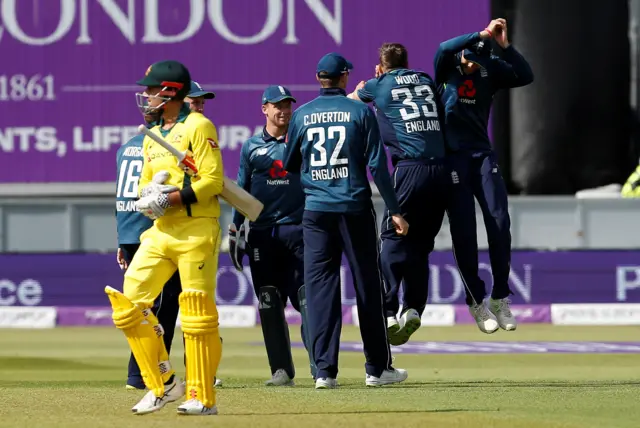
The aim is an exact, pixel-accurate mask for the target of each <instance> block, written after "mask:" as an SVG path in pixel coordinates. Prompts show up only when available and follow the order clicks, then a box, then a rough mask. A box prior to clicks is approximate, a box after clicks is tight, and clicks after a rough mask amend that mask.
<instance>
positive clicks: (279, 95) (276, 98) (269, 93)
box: [262, 85, 296, 104]
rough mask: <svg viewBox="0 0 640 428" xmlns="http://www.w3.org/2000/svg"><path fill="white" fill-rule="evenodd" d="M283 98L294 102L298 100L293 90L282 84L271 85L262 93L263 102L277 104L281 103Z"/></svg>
mask: <svg viewBox="0 0 640 428" xmlns="http://www.w3.org/2000/svg"><path fill="white" fill-rule="evenodd" d="M282 100H291V101H293V102H294V103H295V102H296V99H295V98H293V95H291V92H290V91H289V90H288V89H287V88H285V87H284V86H281V85H271V86H269V87H267V89H265V90H264V93H263V94H262V104H266V103H271V104H275V103H279V102H280V101H282Z"/></svg>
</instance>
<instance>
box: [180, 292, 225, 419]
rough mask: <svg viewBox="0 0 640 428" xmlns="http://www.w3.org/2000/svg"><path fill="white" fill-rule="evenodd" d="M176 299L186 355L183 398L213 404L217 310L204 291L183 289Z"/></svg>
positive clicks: (218, 351)
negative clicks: (185, 395)
mask: <svg viewBox="0 0 640 428" xmlns="http://www.w3.org/2000/svg"><path fill="white" fill-rule="evenodd" d="M179 301H180V322H181V324H182V332H183V333H184V348H185V354H186V357H187V362H186V364H187V398H188V399H193V398H195V399H197V400H199V401H200V402H201V403H202V404H203V405H204V406H205V407H213V405H214V404H216V392H215V388H214V386H213V384H214V382H215V380H214V377H215V375H216V372H217V370H218V365H219V364H220V357H221V355H222V343H221V342H220V333H219V331H218V310H217V309H216V305H215V303H214V302H213V299H212V298H211V297H210V296H209V295H208V294H207V293H205V292H204V291H192V290H187V291H183V292H182V293H180V298H179Z"/></svg>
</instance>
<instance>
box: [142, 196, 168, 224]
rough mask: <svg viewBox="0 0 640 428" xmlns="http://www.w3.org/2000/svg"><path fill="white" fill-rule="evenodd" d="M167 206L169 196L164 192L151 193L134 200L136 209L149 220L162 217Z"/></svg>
mask: <svg viewBox="0 0 640 428" xmlns="http://www.w3.org/2000/svg"><path fill="white" fill-rule="evenodd" d="M169 207H170V205H169V196H167V194H166V193H152V194H150V195H147V196H145V197H143V198H140V199H138V200H137V201H136V208H137V210H138V211H140V212H141V213H142V214H144V215H145V216H147V217H149V218H150V219H151V220H156V219H158V218H160V217H162V216H163V215H164V213H165V211H166V210H167V208H169Z"/></svg>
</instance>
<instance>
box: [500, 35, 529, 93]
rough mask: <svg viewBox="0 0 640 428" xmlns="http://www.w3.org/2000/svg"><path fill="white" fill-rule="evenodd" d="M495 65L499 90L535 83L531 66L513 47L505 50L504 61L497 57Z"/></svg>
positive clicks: (510, 46)
mask: <svg viewBox="0 0 640 428" xmlns="http://www.w3.org/2000/svg"><path fill="white" fill-rule="evenodd" d="M495 64H496V65H495V68H496V70H497V72H496V74H495V75H494V78H495V84H496V86H497V87H498V88H503V89H508V88H517V87H519V86H526V85H528V84H530V83H531V82H533V70H531V66H530V65H529V63H528V62H527V60H526V59H524V57H523V56H522V55H521V54H520V52H518V51H517V50H516V48H514V47H513V46H512V45H509V47H508V48H507V49H505V50H504V53H503V55H502V59H500V58H498V57H496V60H495Z"/></svg>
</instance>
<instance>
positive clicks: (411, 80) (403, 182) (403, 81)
mask: <svg viewBox="0 0 640 428" xmlns="http://www.w3.org/2000/svg"><path fill="white" fill-rule="evenodd" d="M379 55H380V63H379V64H378V65H377V66H376V78H375V79H371V80H369V81H367V82H360V84H359V85H358V87H357V88H356V91H354V92H353V93H351V94H349V97H351V98H353V99H359V100H361V101H363V102H374V103H375V106H376V116H377V118H378V125H379V126H380V133H381V135H382V140H383V142H384V144H385V145H386V146H387V147H388V148H389V152H390V153H391V161H392V163H393V166H394V172H393V185H394V189H395V193H396V196H397V198H398V202H399V203H400V211H401V213H402V216H403V217H404V218H405V219H406V220H407V221H408V222H409V223H410V224H411V233H409V234H407V235H406V236H403V235H398V234H397V233H396V232H395V229H394V227H393V223H392V222H391V221H390V212H389V210H387V211H386V212H385V216H384V218H383V220H382V233H381V235H380V237H381V239H382V242H381V248H380V262H381V265H382V272H383V273H384V277H385V280H386V283H387V284H388V288H387V290H386V291H387V293H386V311H387V329H388V334H389V342H390V343H391V344H392V345H402V344H404V343H406V342H407V341H408V340H409V337H410V336H411V335H412V334H413V333H414V332H415V331H416V330H417V329H418V328H419V327H420V317H421V316H422V312H423V311H424V308H425V306H426V304H427V297H428V283H429V254H430V253H431V251H433V247H434V245H435V238H436V235H437V234H438V232H439V231H440V227H441V226H442V219H443V218H444V213H445V211H446V207H447V199H448V197H449V195H448V194H449V181H450V179H449V176H448V174H447V170H446V168H445V141H444V136H443V133H442V130H441V128H440V121H439V112H438V110H439V109H438V105H437V103H436V86H435V83H434V82H433V80H432V79H431V76H429V75H428V74H427V73H425V72H423V71H418V70H412V69H410V68H409V59H408V53H407V49H406V48H405V47H404V46H403V45H401V44H399V43H385V44H383V45H382V47H380V50H379ZM401 282H403V285H404V298H403V304H402V311H401V312H400V314H401V315H400V320H399V322H398V320H397V319H396V314H398V312H399V302H398V291H399V288H400V283H401Z"/></svg>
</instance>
